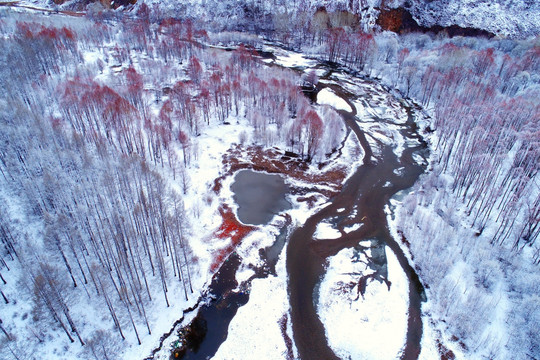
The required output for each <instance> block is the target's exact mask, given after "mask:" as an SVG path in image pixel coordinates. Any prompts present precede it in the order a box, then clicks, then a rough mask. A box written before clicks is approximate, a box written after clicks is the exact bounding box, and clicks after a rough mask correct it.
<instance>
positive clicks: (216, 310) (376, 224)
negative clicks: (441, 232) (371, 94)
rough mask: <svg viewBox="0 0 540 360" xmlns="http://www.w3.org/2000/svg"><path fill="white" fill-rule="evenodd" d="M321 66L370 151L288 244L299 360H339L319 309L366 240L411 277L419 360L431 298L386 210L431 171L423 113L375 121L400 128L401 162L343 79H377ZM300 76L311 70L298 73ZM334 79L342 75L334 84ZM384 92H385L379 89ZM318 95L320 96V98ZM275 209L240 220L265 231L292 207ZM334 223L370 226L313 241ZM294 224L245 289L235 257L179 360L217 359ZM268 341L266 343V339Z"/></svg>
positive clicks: (410, 325)
mask: <svg viewBox="0 0 540 360" xmlns="http://www.w3.org/2000/svg"><path fill="white" fill-rule="evenodd" d="M265 55H266V56H265V57H266V58H267V59H272V55H271V54H269V53H266V54H265ZM315 67H316V68H318V69H319V70H324V72H325V75H324V76H323V78H322V79H321V80H324V84H323V83H320V84H319V86H318V88H317V91H318V90H321V89H322V88H324V87H328V88H331V89H332V91H333V92H334V93H335V94H336V95H337V96H339V97H341V98H342V99H344V100H345V101H346V102H347V103H348V104H349V106H350V107H351V109H352V112H347V111H339V113H340V115H341V116H342V117H343V120H344V122H345V123H346V125H347V127H348V128H349V130H350V131H352V132H353V133H354V134H355V135H356V137H357V139H358V141H359V142H360V145H361V146H362V148H363V150H364V163H363V165H362V166H360V167H358V168H357V169H356V170H355V171H354V173H353V174H352V175H351V176H350V177H349V178H348V179H347V181H346V183H345V184H344V185H343V187H342V189H341V191H340V192H339V194H337V195H336V196H335V197H333V198H332V199H330V200H329V202H328V204H327V205H326V206H324V207H323V208H322V209H321V210H319V211H318V212H316V213H315V214H314V215H312V216H311V217H309V218H308V219H307V221H305V223H304V224H303V225H302V226H300V227H298V228H296V229H295V230H294V231H293V232H292V234H290V236H289V238H288V242H287V248H286V269H287V275H288V293H289V300H290V318H291V322H292V329H293V336H294V343H295V345H296V347H297V350H298V355H299V357H300V358H301V359H307V360H317V359H325V360H326V359H338V357H337V356H336V355H335V354H334V352H333V351H332V349H331V348H330V347H329V345H328V342H327V338H326V334H325V328H324V325H323V324H322V323H321V321H320V319H319V317H318V315H317V311H316V308H315V305H314V299H316V297H317V296H318V294H317V290H316V289H317V286H318V284H319V282H320V281H321V278H322V277H323V275H324V273H325V263H326V261H327V259H328V258H329V257H330V256H333V255H336V254H337V253H338V252H339V251H340V250H342V249H345V248H350V247H354V246H356V245H358V244H359V243H360V242H361V241H363V240H374V241H375V242H376V243H378V244H380V246H381V247H384V246H387V247H388V248H389V249H390V250H391V251H393V252H394V254H395V255H396V257H397V259H398V262H399V264H400V266H401V268H402V269H403V271H404V273H405V274H406V276H407V279H408V289H409V291H408V293H409V298H408V321H407V335H406V343H405V346H404V348H403V350H402V356H401V359H416V358H418V355H419V353H420V349H421V348H420V342H421V338H422V319H421V302H422V300H423V298H424V296H425V295H424V289H423V286H422V284H421V283H420V281H419V279H418V276H417V274H416V273H415V271H414V269H413V267H412V266H411V265H410V264H409V262H408V260H407V257H406V256H405V254H404V252H403V250H402V249H401V247H400V245H399V244H398V243H397V242H396V241H395V239H394V238H393V237H392V236H391V235H390V233H389V230H388V224H387V218H386V213H385V211H384V209H385V206H386V205H388V203H389V199H390V198H391V197H392V196H394V195H395V194H396V193H398V192H399V191H401V190H404V189H407V188H409V187H411V186H412V185H413V184H414V183H415V181H416V180H417V179H418V177H419V176H420V175H421V174H422V173H423V172H424V170H425V165H422V164H425V163H426V161H420V164H419V163H418V162H417V161H416V160H415V159H414V158H413V154H414V155H416V159H418V157H421V158H422V159H423V160H425V159H426V157H427V144H426V143H425V142H424V141H423V139H422V137H421V135H420V134H419V133H418V130H417V126H416V123H415V118H414V113H415V110H414V109H412V108H410V107H408V105H406V104H405V102H400V104H401V105H400V106H401V107H402V110H404V111H406V113H407V115H408V116H407V120H406V121H404V122H401V123H396V122H394V121H393V120H392V119H391V118H388V117H386V118H378V117H376V116H375V117H372V118H371V119H369V121H371V122H373V121H374V120H375V121H376V122H377V123H378V124H379V125H380V126H382V127H385V126H387V127H394V128H395V129H398V131H399V133H400V136H402V137H403V139H404V140H405V141H404V144H405V145H404V149H403V151H402V152H401V154H400V156H398V155H397V154H396V151H395V149H394V147H395V146H394V144H385V143H384V142H377V141H375V142H374V141H368V136H371V134H369V132H368V133H366V132H364V130H363V128H365V127H363V126H361V125H362V122H363V121H364V120H366V119H363V118H362V117H361V116H357V113H356V107H355V104H354V101H357V102H358V101H361V100H362V97H365V96H366V95H365V94H364V95H360V94H355V93H354V92H351V91H350V89H348V88H347V87H345V86H342V85H341V84H340V79H343V78H346V79H347V81H349V82H351V83H353V82H355V81H357V82H369V80H365V79H359V78H355V77H354V76H353V75H350V74H348V73H347V72H346V71H343V70H340V69H337V68H334V67H332V65H329V64H317V65H315ZM295 69H297V70H298V71H304V70H305V69H302V68H298V67H296V68H295ZM333 74H338V75H339V76H338V77H334V76H333ZM377 91H385V90H382V89H381V88H380V87H379V88H378V90H377ZM311 95H314V96H315V95H316V94H311ZM385 95H388V94H385ZM364 115H365V114H364ZM373 138H374V137H373ZM374 146H375V147H376V148H375V149H374V148H373V147H374ZM237 176H238V175H237ZM239 176H240V179H241V178H242V177H248V179H247V180H251V181H258V180H257V179H256V177H257V176H261V179H264V181H267V182H269V184H270V186H274V189H276V186H277V190H276V191H277V193H283V192H285V190H284V188H282V187H281V186H282V184H281V183H279V181H278V182H277V183H276V181H277V180H276V178H268V176H269V175H266V174H259V175H256V174H255V175H254V173H253V172H251V173H245V172H244V173H243V174H242V173H240V174H239ZM244 180H246V179H244ZM244 188H245V187H244ZM233 191H234V192H235V194H236V195H235V199H236V201H243V200H242V199H244V200H245V199H249V197H250V196H248V195H249V194H247V193H248V192H249V191H245V190H242V186H240V187H238V186H237V187H236V189H234V186H233ZM250 191H254V190H253V189H251V190H250ZM255 191H260V189H259V190H257V189H255ZM244 192H245V193H244ZM251 195H253V194H251ZM272 206H275V207H272ZM271 207H272V208H271V209H270V210H268V211H267V213H266V214H264V213H263V214H255V213H254V214H250V211H247V212H246V211H245V210H246V208H245V206H244V209H242V206H240V207H239V209H240V211H241V212H242V214H240V213H239V214H238V216H239V217H244V218H245V217H250V216H251V218H250V219H248V220H247V221H246V220H245V219H244V220H243V221H245V222H247V223H249V222H251V223H253V224H264V223H266V222H268V221H269V219H270V218H271V217H272V216H273V215H274V213H278V212H280V211H283V210H285V209H287V206H286V204H285V203H283V202H281V203H280V202H279V201H278V202H277V203H276V204H274V205H271ZM328 219H332V221H333V223H334V225H335V226H336V227H337V228H338V229H341V230H343V228H344V227H345V226H346V225H350V224H351V222H353V223H357V224H359V223H362V224H363V226H361V227H360V228H358V229H357V230H355V231H350V232H348V233H347V234H346V235H344V236H342V237H340V238H338V239H333V240H317V241H315V240H314V239H313V234H314V233H315V229H316V227H317V225H318V224H319V223H321V222H323V221H324V220H327V221H328ZM336 219H337V220H336ZM241 220H242V219H241ZM345 220H346V221H345ZM289 225H290V219H288V220H287V222H286V225H285V226H284V227H283V228H282V230H281V232H280V235H279V236H278V237H277V239H276V241H275V243H274V245H273V246H271V247H269V248H266V249H262V250H261V252H260V253H261V257H262V258H263V259H265V265H264V266H263V267H262V268H260V269H255V274H254V275H253V276H252V277H251V278H250V279H248V280H247V281H245V282H244V283H242V284H240V285H239V284H237V282H236V280H235V273H236V270H237V269H238V267H239V265H240V262H241V259H240V257H239V256H238V255H236V254H235V253H233V254H232V255H231V256H230V257H229V259H228V260H227V261H226V262H225V263H224V264H223V265H222V267H221V268H220V269H219V271H218V272H217V273H216V275H215V276H214V277H213V279H212V283H211V285H210V287H209V291H208V294H207V296H206V301H201V302H200V306H198V313H197V316H196V317H195V319H194V320H193V321H192V322H191V323H190V325H188V326H186V327H184V328H183V329H182V331H184V333H185V332H188V333H189V334H188V336H187V337H188V338H189V341H188V345H187V348H185V349H183V350H182V351H181V352H180V351H177V352H173V353H172V355H171V358H184V359H207V358H211V357H212V356H213V355H214V354H215V353H216V351H217V350H218V348H219V346H220V345H221V344H222V343H223V342H224V341H225V340H226V338H227V328H228V325H229V323H230V321H231V320H232V318H233V317H234V316H235V314H236V312H237V310H238V308H239V307H241V306H243V305H244V304H246V303H247V302H248V301H249V288H250V283H251V281H252V280H253V279H255V278H264V277H266V276H268V274H269V273H272V272H274V271H275V270H274V266H275V263H276V262H277V258H278V256H279V254H280V253H281V252H282V251H281V249H282V248H283V246H285V243H286V240H287V235H289V232H288V229H289ZM379 253H380V251H379ZM381 259H382V260H381ZM370 261H373V262H380V261H383V262H384V261H385V258H384V256H383V257H377V259H375V256H374V257H373V258H372V259H370ZM379 265H381V264H379ZM382 265H384V264H382ZM404 301H406V299H404ZM261 341H264V340H262V339H261ZM184 350H185V351H184Z"/></svg>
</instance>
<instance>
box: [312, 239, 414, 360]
mask: <svg viewBox="0 0 540 360" xmlns="http://www.w3.org/2000/svg"><path fill="white" fill-rule="evenodd" d="M354 254H355V250H354V249H352V248H349V249H344V250H341V251H340V252H339V253H338V254H337V255H335V256H334V257H332V258H330V260H329V261H328V268H327V271H326V275H325V276H324V277H323V279H322V282H321V286H320V289H319V303H318V307H317V312H318V314H319V317H320V319H321V321H322V322H323V324H324V325H325V327H326V334H327V337H328V341H329V345H330V347H331V348H332V349H333V350H334V352H335V353H336V354H337V355H338V356H339V357H340V358H342V359H348V358H351V359H381V360H383V359H398V358H399V356H400V350H401V349H402V347H403V346H404V343H405V337H406V332H407V314H408V282H407V277H406V275H405V273H404V272H403V271H402V270H401V267H400V266H399V263H398V261H397V258H396V256H395V255H394V254H393V253H392V251H390V250H389V249H388V248H386V258H387V263H388V280H389V281H390V282H391V287H390V290H388V287H387V286H386V284H385V283H380V282H378V281H371V279H370V280H369V281H368V285H367V288H366V293H365V294H364V298H362V296H360V295H359V294H358V296H359V297H358V299H357V300H356V297H357V293H356V287H355V288H354V289H353V290H352V291H345V292H343V291H341V290H338V289H339V287H340V286H341V285H343V284H347V283H349V282H351V281H358V278H359V277H360V276H363V275H369V274H370V273H373V271H372V270H371V269H369V268H368V267H367V266H366V265H365V263H364V262H362V261H365V260H366V257H365V255H364V254H361V255H360V259H361V261H360V262H353V261H351V258H352V257H353V255H354ZM351 273H354V274H359V275H356V276H352V275H350V274H351Z"/></svg>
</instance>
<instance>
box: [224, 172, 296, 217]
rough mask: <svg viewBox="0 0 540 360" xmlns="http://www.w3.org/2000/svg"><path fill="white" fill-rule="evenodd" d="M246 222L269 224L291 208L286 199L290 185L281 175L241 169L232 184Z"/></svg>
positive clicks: (239, 209)
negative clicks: (275, 216) (275, 217)
mask: <svg viewBox="0 0 540 360" xmlns="http://www.w3.org/2000/svg"><path fill="white" fill-rule="evenodd" d="M231 189H232V191H233V193H234V200H235V201H236V203H237V204H238V214H237V215H238V219H239V220H240V221H241V222H243V223H244V224H252V225H262V224H267V223H268V222H269V221H270V220H272V218H273V217H274V215H276V214H278V213H280V212H282V211H284V210H288V209H290V208H291V204H290V203H289V202H288V201H287V200H286V199H285V195H286V194H287V193H288V192H289V187H288V186H287V185H286V184H285V182H284V181H283V178H282V177H281V176H279V175H273V174H266V173H261V172H256V171H252V170H242V171H239V172H238V173H237V174H236V176H235V178H234V182H233V184H232V186H231Z"/></svg>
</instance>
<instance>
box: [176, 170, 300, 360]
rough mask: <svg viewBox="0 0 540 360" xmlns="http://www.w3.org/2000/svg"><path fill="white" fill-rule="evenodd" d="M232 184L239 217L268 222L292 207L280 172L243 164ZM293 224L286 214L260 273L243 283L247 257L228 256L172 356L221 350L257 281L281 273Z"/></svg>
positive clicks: (262, 252)
mask: <svg viewBox="0 0 540 360" xmlns="http://www.w3.org/2000/svg"><path fill="white" fill-rule="evenodd" d="M231 189H232V191H233V192H234V194H235V195H234V198H235V200H236V201H237V204H238V205H239V209H238V218H239V220H240V221H242V222H243V223H246V224H254V225H260V224H266V223H268V222H269V221H270V220H271V219H272V218H273V217H274V215H276V214H277V213H279V212H282V211H283V210H286V209H290V207H291V205H290V204H289V202H288V201H287V200H286V199H285V195H286V194H287V193H288V191H289V188H288V186H286V184H285V182H284V181H283V178H282V177H280V176H279V175H271V174H265V173H260V172H255V171H252V170H242V171H240V172H238V173H237V174H236V176H235V181H234V183H233V185H232V186H231ZM289 225H290V217H289V216H285V224H284V226H283V227H282V228H281V230H280V233H279V235H278V236H277V237H276V240H275V241H274V243H273V244H272V245H271V246H269V247H267V248H264V249H260V251H259V254H260V257H261V259H262V260H263V265H262V267H260V268H255V269H254V271H255V274H254V275H253V276H252V277H251V278H250V279H248V280H247V281H245V282H243V283H242V284H240V285H239V284H238V282H237V281H236V271H237V270H238V268H239V266H240V264H241V262H242V258H241V257H240V256H239V255H238V254H236V253H232V254H231V255H230V256H229V257H228V259H227V260H226V261H225V262H224V263H223V265H222V266H221V267H220V269H219V271H218V272H217V273H216V274H215V275H214V276H213V278H212V282H211V284H210V286H209V289H208V294H207V301H206V302H205V303H204V304H203V305H201V306H200V308H199V310H198V313H197V316H196V317H195V318H194V319H193V320H192V322H191V323H189V324H188V325H187V326H185V327H183V328H182V329H180V331H179V333H178V342H177V344H176V345H175V347H176V349H175V350H173V351H172V353H171V357H170V358H171V359H184V360H186V359H189V360H193V359H210V358H211V357H212V356H214V355H215V354H216V352H217V351H218V349H219V347H220V346H221V344H222V343H223V342H225V340H226V339H227V336H228V328H229V324H230V322H231V320H232V319H233V318H234V316H235V315H236V312H237V311H238V309H239V308H240V307H241V306H243V305H245V304H246V303H247V302H248V301H249V289H250V287H251V281H252V280H253V279H260V278H265V277H267V276H268V275H269V274H274V275H275V266H276V263H277V261H278V259H279V254H280V253H281V251H282V250H283V247H284V246H285V242H286V240H287V235H288V228H289ZM238 346H246V344H239V345H238Z"/></svg>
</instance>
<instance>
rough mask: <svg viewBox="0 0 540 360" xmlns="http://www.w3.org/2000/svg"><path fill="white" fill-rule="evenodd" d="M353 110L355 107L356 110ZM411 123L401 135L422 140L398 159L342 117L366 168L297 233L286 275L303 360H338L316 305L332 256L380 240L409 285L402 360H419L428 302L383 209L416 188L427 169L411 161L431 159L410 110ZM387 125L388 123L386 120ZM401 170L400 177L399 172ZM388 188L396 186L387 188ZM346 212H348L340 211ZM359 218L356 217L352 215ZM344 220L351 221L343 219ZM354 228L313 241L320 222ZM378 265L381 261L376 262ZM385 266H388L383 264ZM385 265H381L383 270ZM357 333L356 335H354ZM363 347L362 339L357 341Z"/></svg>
mask: <svg viewBox="0 0 540 360" xmlns="http://www.w3.org/2000/svg"><path fill="white" fill-rule="evenodd" d="M331 87H332V90H334V91H335V92H336V93H337V94H338V95H339V96H341V97H342V98H344V99H345V100H346V101H349V105H352V104H351V103H350V98H352V97H353V96H354V95H353V94H347V93H346V92H345V91H343V89H341V88H340V87H339V86H337V85H333V86H331ZM352 108H353V109H354V106H352ZM405 109H406V110H407V112H408V114H409V120H408V122H407V123H406V124H405V125H403V126H401V129H400V132H401V134H402V135H403V136H404V138H405V139H406V140H408V139H411V140H412V139H414V140H417V141H418V142H417V145H409V147H407V148H406V149H405V150H404V152H403V154H402V156H401V157H400V158H398V157H397V156H396V155H395V154H394V153H393V151H392V147H391V146H386V145H382V144H381V145H380V146H381V148H380V152H379V155H374V153H373V151H372V149H371V147H370V145H369V143H368V142H367V140H366V135H365V134H364V132H363V131H362V130H361V129H360V127H359V126H358V123H357V121H358V120H359V119H357V118H356V116H355V115H356V114H355V113H348V112H344V111H341V112H340V114H341V115H342V117H343V120H344V121H345V123H346V124H347V126H348V127H349V128H350V129H351V130H352V131H353V132H354V133H355V134H356V135H357V137H358V139H359V141H360V143H361V145H362V147H363V148H364V151H365V157H364V165H362V166H360V167H359V168H358V169H357V170H356V172H355V173H354V174H353V175H352V176H351V177H350V178H349V179H348V180H347V182H346V183H345V184H344V186H343V189H342V191H341V192H340V193H339V194H338V195H337V196H335V197H334V198H333V199H331V201H330V202H329V204H328V206H326V207H324V208H323V209H321V210H320V211H319V212H318V213H316V214H315V215H313V216H312V217H310V218H309V219H308V220H307V221H306V222H305V224H304V225H303V226H302V227H300V228H298V229H296V230H295V231H294V232H293V233H292V235H291V237H290V239H289V244H288V247H287V272H288V275H289V289H288V290H289V299H290V305H291V308H290V309H291V320H292V325H293V333H294V340H295V344H296V346H297V348H298V352H299V356H300V358H301V359H303V360H318V359H321V360H328V359H338V357H337V356H336V355H335V354H334V352H333V351H332V349H330V347H329V346H328V344H327V339H326V335H325V329H324V326H323V324H322V323H321V322H320V320H319V317H318V315H317V312H316V308H315V305H314V298H315V299H316V297H317V295H318V294H317V286H318V284H319V281H320V279H321V277H322V276H323V275H324V273H325V263H326V259H327V258H328V257H329V256H333V255H335V254H337V253H338V252H339V251H340V250H342V249H344V248H350V247H356V246H357V245H358V243H359V242H360V241H362V240H367V239H375V240H377V242H378V244H380V245H379V246H381V247H384V246H388V247H389V248H390V249H391V250H392V251H393V252H394V253H395V255H396V257H397V259H398V261H399V264H400V266H401V267H402V269H403V271H404V272H405V274H406V275H407V278H408V280H409V299H408V300H409V309H408V310H409V316H408V323H407V339H406V344H405V347H404V349H403V353H402V356H401V358H402V359H417V358H418V355H419V353H420V340H421V337H422V319H421V311H420V310H421V301H422V299H423V297H424V291H423V287H422V284H421V283H420V281H419V279H418V276H417V274H416V273H415V271H414V269H413V268H412V266H411V265H410V264H409V263H408V260H407V258H406V256H405V254H404V253H403V251H402V250H401V248H400V246H399V244H397V243H396V241H395V240H394V239H393V237H392V236H391V235H390V233H389V230H388V224H387V221H386V214H385V212H384V206H385V205H386V204H387V203H388V200H389V199H390V198H391V197H392V196H393V195H394V194H396V193H397V192H398V191H400V190H404V189H407V188H409V187H411V186H412V185H413V184H414V183H415V182H416V180H417V179H418V177H419V176H420V174H422V173H423V172H424V170H425V166H422V165H418V164H416V163H415V162H414V161H413V158H412V155H413V154H414V153H417V154H418V155H421V156H422V157H425V156H426V155H427V145H426V143H425V142H424V141H423V140H422V138H421V136H420V135H419V134H418V132H417V129H416V125H415V123H414V118H413V116H412V113H411V110H410V109H407V108H405ZM381 121H383V122H384V120H381ZM396 169H401V171H400V174H399V175H397V174H396V173H395V172H394V170H396ZM387 182H389V183H390V184H391V185H390V186H387V185H385V184H386V183H387ZM340 208H344V209H345V211H338V209H340ZM353 214H354V215H353ZM343 215H349V216H347V217H348V219H346V217H344V216H343ZM351 218H352V219H353V222H357V223H363V226H362V227H361V228H360V229H358V230H356V231H353V232H351V233H349V234H347V235H345V236H343V237H342V238H340V239H336V240H328V241H320V240H319V241H314V240H313V233H314V232H315V229H316V227H317V225H318V224H319V223H320V222H321V221H325V220H327V219H346V222H347V223H345V220H344V223H343V224H340V223H339V222H338V223H337V224H336V225H337V227H338V229H342V228H343V226H345V225H350V222H351ZM372 260H373V261H377V260H378V259H372ZM384 261H385V260H384ZM381 265H382V264H381ZM351 331H354V329H351ZM358 341H362V339H358Z"/></svg>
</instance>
